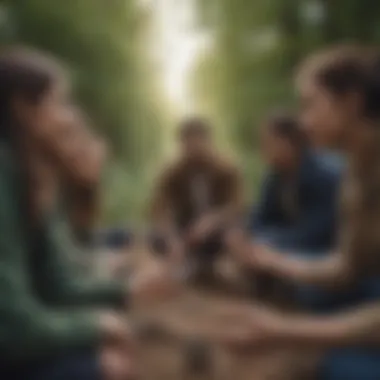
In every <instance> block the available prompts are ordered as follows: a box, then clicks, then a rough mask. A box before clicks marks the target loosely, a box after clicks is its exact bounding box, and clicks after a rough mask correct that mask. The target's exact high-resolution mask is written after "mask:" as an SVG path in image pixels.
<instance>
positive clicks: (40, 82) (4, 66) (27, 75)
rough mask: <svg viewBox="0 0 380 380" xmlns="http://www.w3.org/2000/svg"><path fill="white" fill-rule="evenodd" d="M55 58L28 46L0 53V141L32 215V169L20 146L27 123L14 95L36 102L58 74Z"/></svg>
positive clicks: (52, 83) (30, 102) (29, 213)
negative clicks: (7, 151) (16, 172)
mask: <svg viewBox="0 0 380 380" xmlns="http://www.w3.org/2000/svg"><path fill="white" fill-rule="evenodd" d="M59 72H60V68H59V65H58V64H57V63H56V62H55V60H54V59H52V58H50V57H48V56H46V55H45V54H42V53H39V52H37V51H34V50H31V49H27V48H20V47H17V48H12V49H9V50H6V51H4V52H2V53H1V54H0V141H3V142H4V143H6V144H8V145H9V146H10V147H11V148H12V150H13V154H14V156H15V159H16V160H17V162H18V164H19V169H20V171H21V175H20V177H21V180H22V181H23V188H24V190H25V200H26V208H27V209H26V213H27V215H28V216H29V218H33V217H35V215H34V212H35V201H34V195H33V191H32V170H31V169H30V167H29V166H28V164H27V158H26V157H25V153H24V150H23V147H22V141H23V140H24V137H25V136H24V133H25V130H26V128H25V127H26V126H25V125H22V122H21V121H20V118H19V117H18V115H17V114H15V110H14V108H13V105H14V104H13V102H14V101H15V99H16V98H19V99H22V100H23V101H25V102H27V103H29V104H31V105H38V103H39V102H40V101H41V100H42V98H43V96H44V95H45V94H46V93H47V92H48V91H49V90H50V89H51V88H52V86H53V85H54V84H55V82H56V81H57V79H58V77H59Z"/></svg>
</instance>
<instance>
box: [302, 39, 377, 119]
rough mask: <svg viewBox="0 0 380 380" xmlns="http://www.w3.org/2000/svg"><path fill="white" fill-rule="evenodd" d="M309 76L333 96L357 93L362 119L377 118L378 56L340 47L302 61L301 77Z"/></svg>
mask: <svg viewBox="0 0 380 380" xmlns="http://www.w3.org/2000/svg"><path fill="white" fill-rule="evenodd" d="M302 74H303V75H312V76H313V77H314V78H316V80H317V82H318V83H319V84H321V85H322V86H323V87H324V88H326V89H327V90H328V91H329V92H331V93H332V94H334V95H337V96H340V95H345V94H347V93H350V92H357V93H358V94H360V95H361V96H362V99H363V115H364V117H367V118H369V119H379V118H380V53H379V51H378V50H377V49H372V48H368V47H362V46H340V47H336V48H332V49H329V50H327V51H323V52H320V53H317V54H316V55H313V56H311V57H310V58H309V59H307V60H306V63H304V64H303V66H302V68H301V75H302Z"/></svg>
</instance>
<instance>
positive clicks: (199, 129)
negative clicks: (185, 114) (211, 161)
mask: <svg viewBox="0 0 380 380" xmlns="http://www.w3.org/2000/svg"><path fill="white" fill-rule="evenodd" d="M210 134H211V127H210V124H209V122H208V121H207V120H206V119H203V118H201V117H191V118H188V119H186V120H184V121H183V122H182V123H181V124H180V126H179V137H180V138H181V139H186V138H188V137H192V136H194V135H196V136H204V137H208V136H209V135H210Z"/></svg>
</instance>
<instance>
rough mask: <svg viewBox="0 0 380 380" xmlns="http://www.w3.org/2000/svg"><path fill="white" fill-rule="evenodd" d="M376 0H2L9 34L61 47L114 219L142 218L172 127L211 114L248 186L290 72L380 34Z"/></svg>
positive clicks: (289, 94) (109, 217)
mask: <svg viewBox="0 0 380 380" xmlns="http://www.w3.org/2000/svg"><path fill="white" fill-rule="evenodd" d="M379 16H380V2H375V1H372V0H336V1H326V0H287V1H284V0H272V1H268V0H255V1H252V0H76V1H62V0H28V1H23V0H0V42H1V43H2V44H3V45H7V44H13V43H23V44H27V45H32V46H35V47H37V48H40V49H44V50H47V51H49V52H51V53H53V54H54V55H56V56H57V57H58V58H59V59H60V60H61V61H62V63H63V64H64V65H65V66H66V67H67V68H68V69H69V70H70V73H71V74H72V78H73V82H74V89H75V96H76V98H77V100H78V102H79V103H80V104H81V105H82V107H83V108H84V109H85V110H86V112H87V113H88V114H89V115H90V117H91V119H92V121H93V124H94V128H96V129H97V130H98V131H99V132H101V133H102V134H103V135H104V136H105V137H106V138H107V140H108V142H109V144H110V146H111V151H112V155H111V157H110V160H109V166H108V169H107V171H106V173H105V177H104V185H105V193H104V221H105V222H106V223H109V222H115V223H116V222H120V221H123V222H126V223H127V222H133V223H137V221H143V220H144V211H145V205H146V201H147V199H148V197H149V191H150V189H151V186H152V178H153V176H154V174H155V173H156V172H157V169H158V167H159V166H160V165H161V164H162V163H163V162H164V161H165V159H166V157H167V156H168V155H170V154H172V152H173V150H174V147H175V142H174V129H175V126H176V124H177V123H178V121H179V120H180V119H181V118H182V117H184V116H187V115H189V114H192V113H199V114H202V115H205V116H206V117H208V118H209V120H210V121H211V122H212V123H213V125H214V127H215V128H214V129H215V135H216V140H217V142H218V144H219V145H220V147H221V148H222V149H225V150H226V151H227V150H230V151H232V152H233V153H235V155H236V156H237V159H238V160H240V164H241V166H242V169H243V170H244V173H245V177H246V187H247V193H248V194H249V195H250V197H253V196H254V191H255V188H256V183H257V182H258V177H259V175H260V172H261V164H260V160H259V159H258V158H257V153H256V150H257V143H258V134H257V130H258V128H259V125H260V121H261V120H262V118H263V117H264V116H265V115H266V114H267V112H268V111H269V110H270V109H272V108H273V107H278V106H281V107H284V106H293V99H294V94H293V89H292V75H293V71H294V67H295V66H296V65H297V63H298V62H299V60H300V59H301V58H302V57H303V56H304V55H305V54H307V53H308V52H310V51H311V50H313V49H315V48H318V47H321V46H325V45H327V44H331V43H336V42H342V41H347V40H350V41H352V40H358V41H363V42H374V43H378V42H379V41H380V24H379V22H378V20H379V18H380V17H379Z"/></svg>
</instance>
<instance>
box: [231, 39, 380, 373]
mask: <svg viewBox="0 0 380 380" xmlns="http://www.w3.org/2000/svg"><path fill="white" fill-rule="evenodd" d="M297 87H298V90H299V93H300V103H301V111H300V112H301V113H300V114H301V122H302V123H303V124H304V126H305V127H306V128H307V129H308V132H309V133H310V134H312V135H314V138H315V139H318V140H319V141H320V142H321V143H322V144H323V145H325V146H329V147H336V148H339V149H341V150H342V152H344V154H345V156H346V158H347V165H348V168H347V172H346V178H345V179H344V181H343V187H342V204H341V225H340V231H339V233H340V239H339V241H338V244H337V246H336V249H335V251H334V252H333V253H332V254H331V255H328V256H326V257H325V258H322V259H316V260H304V259H302V258H299V257H292V256H285V255H283V254H282V253H281V254H280V253H277V252H276V251H275V250H274V249H273V248H271V247H268V246H266V247H263V246H259V245H257V246H256V247H254V248H253V249H252V248H250V247H247V246H246V247H245V248H244V247H243V248H241V249H242V250H245V254H246V255H250V257H251V262H252V265H255V266H256V268H257V269H258V270H261V271H263V272H265V273H271V274H272V275H275V276H277V277H280V278H282V279H287V280H291V281H293V282H294V283H295V284H313V285H318V286H321V287H329V286H330V289H333V290H335V289H337V288H338V287H339V288H341V289H342V288H347V289H354V290H355V292H356V291H358V292H357V293H358V297H357V298H356V300H355V303H351V304H347V305H346V308H343V309H342V308H339V309H338V310H339V311H338V310H336V311H335V313H333V314H331V312H332V310H331V309H330V310H329V313H325V314H324V315H323V316H322V315H320V316H309V317H307V316H294V315H289V316H287V315H286V314H285V315H284V314H280V313H278V312H276V311H274V310H268V309H263V308H257V309H252V310H251V312H248V314H249V318H248V319H249V320H250V323H251V333H250V334H245V336H244V337H243V336H240V337H237V336H235V337H234V338H231V340H229V341H230V343H231V342H233V344H237V343H238V342H240V344H248V345H259V346H260V347H262V346H270V347H278V346H280V345H283V346H285V347H286V346H292V347H300V348H304V349H305V350H307V349H316V348H317V349H322V350H326V349H334V350H333V351H332V352H330V353H329V354H328V355H327V356H325V359H324V360H323V361H322V365H321V366H320V368H319V373H318V377H317V378H319V379H323V380H341V379H351V380H375V379H379V378H380V364H379V363H380V302H379V301H380V286H379V285H380V279H379V275H380V233H379V231H380V191H379V189H380V149H379V144H380V53H379V51H378V50H376V49H369V48H363V47H356V46H343V47H338V48H333V49H331V50H329V51H326V52H322V53H318V54H316V55H315V56H312V57H311V58H309V59H308V60H307V61H306V62H305V63H304V64H303V65H302V67H301V69H300V72H299V75H298V77H297ZM358 302H359V303H358ZM236 312H237V313H239V311H237V310H236ZM246 315H247V314H246Z"/></svg>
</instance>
